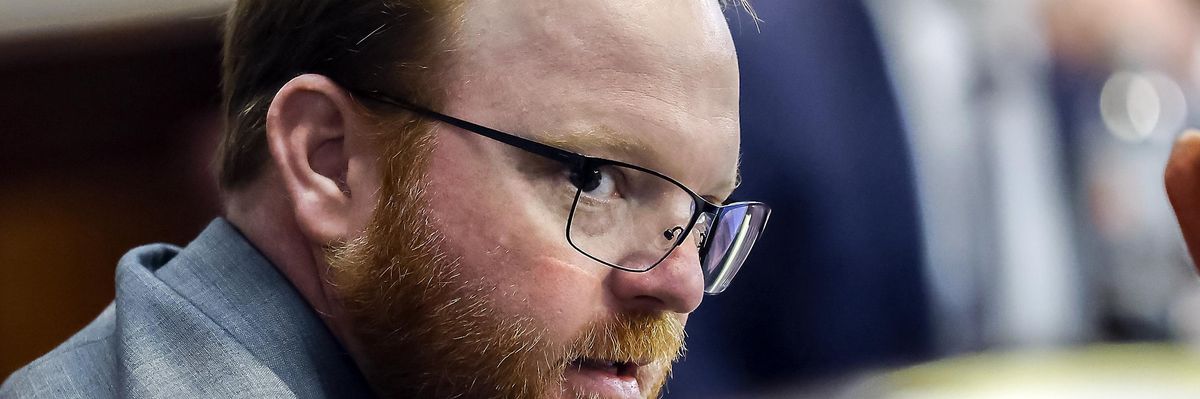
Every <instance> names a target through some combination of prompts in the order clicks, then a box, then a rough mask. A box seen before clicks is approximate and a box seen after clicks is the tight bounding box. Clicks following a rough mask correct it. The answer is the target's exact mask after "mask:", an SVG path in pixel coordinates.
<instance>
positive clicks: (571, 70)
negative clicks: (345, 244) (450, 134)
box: [447, 0, 738, 189]
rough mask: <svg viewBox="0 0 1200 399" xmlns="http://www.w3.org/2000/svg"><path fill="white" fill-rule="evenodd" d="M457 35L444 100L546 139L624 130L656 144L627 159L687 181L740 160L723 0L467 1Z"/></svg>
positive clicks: (632, 139) (722, 174)
mask: <svg viewBox="0 0 1200 399" xmlns="http://www.w3.org/2000/svg"><path fill="white" fill-rule="evenodd" d="M459 39H460V41H461V43H460V46H457V48H458V50H457V54H455V55H454V56H453V61H452V63H451V65H452V67H451V69H450V71H451V72H450V79H448V82H451V83H450V85H449V93H448V94H449V97H448V100H449V101H448V102H447V108H448V109H447V111H448V112H453V113H454V114H455V115H457V116H461V117H464V118H469V119H475V120H477V121H479V122H481V123H485V124H486V123H490V124H492V125H495V126H493V127H497V128H501V129H507V130H509V131H512V132H514V133H517V134H521V135H523V136H526V137H529V138H533V139H543V140H546V141H548V142H563V141H569V140H570V138H571V137H572V136H576V137H578V136H581V134H580V133H581V132H585V133H587V134H591V135H595V134H597V133H596V132H603V134H607V135H614V136H622V137H614V141H618V142H622V143H636V144H637V145H634V146H633V147H640V148H643V149H647V150H648V151H647V152H649V153H650V154H642V155H638V156H636V159H623V160H626V161H630V162H635V163H642V164H646V165H645V166H648V167H654V168H660V169H664V170H663V172H665V173H668V174H671V175H672V176H675V177H677V178H679V179H681V180H683V181H684V182H685V183H688V184H689V185H691V184H697V185H704V184H708V183H710V182H708V181H707V180H714V181H715V180H730V179H731V176H732V175H733V174H734V173H735V172H736V171H735V169H736V164H737V156H738V77H737V62H736V56H735V54H734V51H733V43H732V40H731V38H730V35H729V31H728V27H727V25H726V22H725V20H724V17H723V15H722V13H721V9H720V6H719V5H718V4H717V1H716V0H654V1H647V0H562V1H558V0H504V1H499V0H489V1H475V2H468V4H467V5H466V6H465V7H464V9H463V14H462V26H461V32H460V35H459ZM616 139H619V140H616ZM593 141H594V140H593ZM625 147H629V146H625ZM666 150H669V151H670V153H669V154H666ZM596 155H609V154H596ZM622 155H623V154H622ZM668 155H669V156H668ZM617 158H621V156H617ZM680 160H687V161H688V162H690V163H683V162H680ZM697 160H703V161H704V162H696V161H697ZM713 175H719V176H713ZM688 180H692V181H688ZM697 189H701V188H697Z"/></svg>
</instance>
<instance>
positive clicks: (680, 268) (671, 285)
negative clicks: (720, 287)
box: [609, 240, 704, 314]
mask: <svg viewBox="0 0 1200 399" xmlns="http://www.w3.org/2000/svg"><path fill="white" fill-rule="evenodd" d="M609 283H610V290H611V291H612V293H613V295H614V296H615V297H616V299H617V301H618V302H619V303H620V306H621V307H622V308H623V309H622V310H626V311H634V312H650V313H653V312H673V313H683V314H686V313H691V312H692V311H693V310H696V308H697V307H699V306H700V301H701V300H702V299H703V297H704V275H703V274H702V273H701V270H700V254H699V252H698V250H697V249H696V246H695V245H691V240H684V242H683V244H682V245H680V246H678V247H676V248H675V249H674V250H672V251H671V254H670V255H668V256H667V258H666V259H663V261H662V262H661V263H659V264H658V265H657V266H655V267H654V268H653V269H650V270H649V271H645V272H641V273H635V272H626V271H621V270H616V269H613V270H612V274H611V275H610V278H609Z"/></svg>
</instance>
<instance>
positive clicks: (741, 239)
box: [349, 89, 771, 295]
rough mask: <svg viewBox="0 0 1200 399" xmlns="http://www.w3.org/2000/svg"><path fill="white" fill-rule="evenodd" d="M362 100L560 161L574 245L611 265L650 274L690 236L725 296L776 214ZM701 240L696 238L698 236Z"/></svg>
mask: <svg viewBox="0 0 1200 399" xmlns="http://www.w3.org/2000/svg"><path fill="white" fill-rule="evenodd" d="M349 91H350V93H351V94H352V95H354V96H355V97H361V98H365V99H369V100H374V101H378V102H381V103H385V104H389V105H392V106H395V107H399V108H402V109H405V110H408V111H411V112H414V113H416V114H418V115H420V116H422V117H426V118H430V119H433V120H436V121H439V122H442V123H446V124H449V125H451V126H455V127H458V128H460V129H463V130H466V131H468V132H472V133H475V134H478V135H481V136H484V137H487V138H490V139H492V140H496V141H499V142H501V143H504V144H508V145H511V146H513V147H516V148H519V149H522V150H525V151H528V152H530V153H533V154H536V155H539V156H542V157H545V158H548V159H550V160H553V161H556V162H560V163H562V164H563V165H564V166H566V167H567V170H568V171H569V173H568V174H567V176H566V181H567V182H569V183H570V186H571V187H572V188H569V190H568V191H574V193H573V195H572V194H570V193H569V192H566V193H565V195H564V196H563V209H564V210H565V209H566V208H567V205H566V202H568V201H569V202H570V205H569V209H570V210H569V213H568V214H567V231H566V234H567V242H568V243H569V244H570V245H571V246H572V247H574V248H575V249H576V250H577V251H579V252H580V253H582V254H584V255H586V256H587V257H589V258H592V259H593V260H595V261H597V262H600V263H603V264H605V265H608V266H610V267H613V268H616V269H619V270H624V271H628V272H646V271H649V270H650V269H652V268H654V267H655V266H658V264H659V263H662V261H663V260H664V259H666V258H667V257H668V256H670V254H671V252H672V251H673V250H674V249H675V248H676V247H678V246H679V245H681V244H683V243H684V241H685V240H686V239H687V237H689V236H691V237H692V240H693V241H694V243H695V245H696V247H697V249H698V250H699V254H700V266H701V269H702V270H701V271H702V273H703V274H704V292H705V293H707V294H710V295H716V294H719V293H721V292H722V291H725V288H726V287H728V286H729V282H730V281H732V280H733V277H734V275H736V274H737V272H738V270H739V269H741V267H742V263H744V262H745V261H746V257H747V255H749V254H750V249H751V248H752V247H753V246H754V242H755V241H757V240H758V237H759V236H760V235H761V234H762V231H763V229H764V228H765V227H766V225H767V219H768V218H769V217H770V215H771V208H770V207H768V206H767V205H766V204H763V203H761V202H737V203H733V204H728V205H717V204H713V203H711V202H709V201H708V200H706V199H704V197H701V196H700V195H698V194H696V193H695V192H694V191H692V190H691V189H689V188H687V186H684V185H683V183H680V182H679V181H677V180H675V179H672V178H670V177H668V176H666V175H664V174H662V173H659V172H656V171H654V170H650V169H647V168H644V167H641V166H638V165H633V164H629V163H625V162H621V161H615V160H611V159H604V158H597V157H592V156H587V155H582V154H577V153H574V152H571V151H567V150H564V149H561V148H557V147H554V146H550V145H547V144H542V143H539V142H536V141H533V140H529V139H526V138H523V137H520V136H516V135H513V134H509V133H505V132H502V131H499V130H496V129H492V128H489V127H486V126H482V125H478V124H475V123H472V122H467V121H465V120H462V119H458V118H455V117H453V116H449V115H444V114H441V113H438V112H434V111H431V110H429V109H426V108H424V107H420V106H417V105H415V104H412V103H409V102H407V101H404V100H400V99H397V98H393V97H390V96H388V95H386V94H384V93H381V92H378V91H368V90H355V89H350V90H349ZM693 230H694V231H695V232H696V234H694V235H692V234H689V233H691V232H692V231H693Z"/></svg>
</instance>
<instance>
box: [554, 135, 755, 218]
mask: <svg viewBox="0 0 1200 399" xmlns="http://www.w3.org/2000/svg"><path fill="white" fill-rule="evenodd" d="M616 132H617V131H616V129H613V128H610V127H608V126H603V125H601V126H595V127H591V128H588V129H583V130H572V131H567V132H565V133H558V134H545V135H543V137H542V138H540V141H541V142H542V143H545V144H547V145H551V146H554V147H558V148H561V149H564V150H567V151H572V152H575V153H578V154H584V155H590V156H601V157H608V158H614V159H616V160H620V161H625V162H629V163H632V164H635V165H642V164H643V163H644V162H632V161H634V160H635V159H642V160H646V159H655V157H656V156H658V155H661V154H660V153H658V152H656V151H654V150H652V149H650V148H649V147H648V146H646V145H645V143H643V142H641V141H638V140H636V139H632V138H629V137H625V136H622V135H619V134H617V133H616ZM620 156H625V157H632V158H635V159H624V160H623V159H619V157H620ZM643 166H644V167H645V166H646V165H643ZM651 166H654V165H651ZM741 166H742V157H741V154H738V160H737V166H736V167H735V169H734V177H733V181H724V182H722V184H721V187H722V188H721V189H720V191H719V192H717V193H714V195H708V194H704V193H698V194H700V196H702V197H705V198H706V199H708V200H709V201H711V202H713V203H716V204H718V205H720V204H723V203H725V202H726V201H727V200H728V199H729V196H730V195H732V194H733V191H734V190H736V189H737V188H738V186H741V185H742V171H741V169H742V167H741ZM651 169H655V170H657V169H658V168H654V167H651ZM668 176H670V175H668ZM671 178H672V179H676V180H678V178H676V177H675V176H671ZM689 188H690V189H692V190H695V188H692V187H689ZM715 195H722V196H723V197H716V196H715Z"/></svg>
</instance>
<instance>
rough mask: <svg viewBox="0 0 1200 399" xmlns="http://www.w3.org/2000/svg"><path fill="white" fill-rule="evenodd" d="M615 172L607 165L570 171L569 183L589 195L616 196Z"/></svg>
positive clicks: (596, 196)
mask: <svg viewBox="0 0 1200 399" xmlns="http://www.w3.org/2000/svg"><path fill="white" fill-rule="evenodd" d="M616 179H617V176H616V172H615V171H613V170H612V168H609V167H600V168H593V169H585V170H583V171H578V170H574V171H571V184H573V185H575V188H578V189H579V191H581V192H583V193H584V194H586V195H587V196H589V197H593V198H598V199H605V198H615V197H618V196H619V195H618V193H617V181H616Z"/></svg>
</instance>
